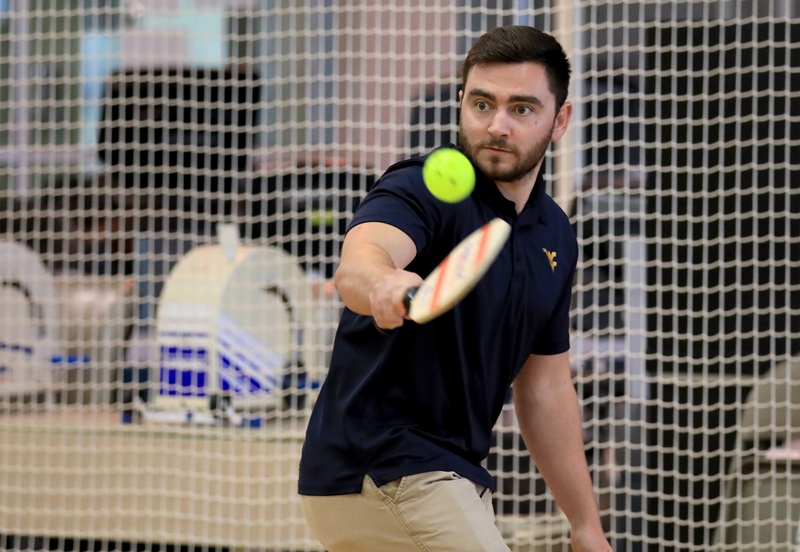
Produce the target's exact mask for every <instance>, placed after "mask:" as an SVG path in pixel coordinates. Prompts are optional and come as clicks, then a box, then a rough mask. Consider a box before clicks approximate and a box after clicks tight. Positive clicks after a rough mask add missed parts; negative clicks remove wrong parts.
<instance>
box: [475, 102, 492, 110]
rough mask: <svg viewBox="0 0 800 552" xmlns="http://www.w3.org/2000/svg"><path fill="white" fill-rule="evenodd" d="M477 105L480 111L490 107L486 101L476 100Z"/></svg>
mask: <svg viewBox="0 0 800 552" xmlns="http://www.w3.org/2000/svg"><path fill="white" fill-rule="evenodd" d="M475 107H477V108H478V111H486V110H487V109H489V104H487V103H486V102H475Z"/></svg>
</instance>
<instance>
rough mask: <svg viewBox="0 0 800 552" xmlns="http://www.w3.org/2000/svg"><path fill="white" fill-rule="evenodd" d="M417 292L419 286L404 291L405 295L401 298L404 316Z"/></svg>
mask: <svg viewBox="0 0 800 552" xmlns="http://www.w3.org/2000/svg"><path fill="white" fill-rule="evenodd" d="M418 290H419V286H412V287H410V288H408V289H407V290H406V295H405V297H403V306H404V307H405V308H406V314H408V311H409V310H410V309H411V300H412V299H414V296H415V295H416V294H417V291H418Z"/></svg>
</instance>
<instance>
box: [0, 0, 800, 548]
mask: <svg viewBox="0 0 800 552" xmlns="http://www.w3.org/2000/svg"><path fill="white" fill-rule="evenodd" d="M504 24H525V25H534V26H536V27H539V28H541V29H543V30H545V31H548V32H551V33H553V34H555V35H556V36H557V37H558V38H559V40H560V41H561V42H562V44H563V45H564V46H565V49H566V50H567V52H568V54H569V56H570V58H571V60H572V63H573V68H574V79H573V84H572V87H571V91H570V99H571V100H572V101H573V103H574V104H575V106H576V115H575V117H574V123H573V124H572V127H571V130H570V131H569V133H568V135H567V136H566V137H565V140H563V141H562V142H559V145H558V147H557V148H554V149H553V151H552V152H551V155H550V156H549V158H548V161H547V164H546V167H545V171H546V181H547V186H548V191H549V192H550V193H551V194H552V195H553V196H554V197H555V198H556V199H557V201H558V202H559V203H560V205H561V206H562V207H563V208H564V210H565V211H566V212H567V213H568V214H569V215H570V217H571V220H572V222H573V225H574V228H575V231H576V233H577V235H578V239H579V242H580V245H581V258H580V261H579V266H578V273H577V277H576V282H575V288H574V289H575V293H574V301H573V317H572V329H573V339H572V361H573V367H574V381H575V385H576V387H577V389H578V392H579V396H580V397H581V400H582V408H583V412H584V437H585V447H586V454H587V458H588V459H589V462H590V466H591V469H592V476H593V478H594V482H595V488H596V491H597V496H598V499H599V501H600V505H601V509H602V515H603V522H604V527H605V529H606V531H607V534H608V536H609V539H610V540H611V542H612V544H613V546H614V549H615V550H617V551H621V550H630V551H634V550H636V551H649V550H659V551H673V550H710V549H719V550H769V551H779V550H786V551H790V550H795V549H796V548H795V547H797V546H800V539H799V538H798V531H800V464H798V461H799V459H800V442H797V441H795V439H796V438H797V437H800V435H798V432H797V429H796V428H797V427H800V387H798V386H799V385H800V375H798V370H800V364H798V362H799V361H798V360H797V358H796V355H797V354H798V353H800V341H799V340H798V338H799V337H800V318H799V317H798V313H800V119H798V113H800V46H798V44H800V4H798V3H797V2H795V1H794V0H686V1H680V2H653V1H642V0H639V1H634V0H613V1H612V0H435V1H433V0H429V1H425V2H423V1H419V0H403V1H399V2H392V3H385V2H379V1H376V0H365V1H362V2H352V1H347V0H294V1H286V0H159V1H156V0H0V548H2V549H4V550H14V551H21V550H31V549H36V550H65V551H66V550H76V549H81V550H97V551H99V550H104V551H105V550H123V549H125V550H130V549H134V548H135V549H136V550H162V549H174V548H176V547H181V549H184V548H198V549H199V548H203V549H237V550H239V549H249V550H284V551H288V550H298V551H299V550H316V549H317V548H316V544H315V543H314V541H313V540H312V539H311V537H310V535H309V534H308V532H307V529H306V528H305V525H304V523H303V521H302V517H301V515H300V511H299V506H298V504H297V503H296V501H295V498H294V489H295V481H296V471H297V460H298V458H299V447H300V446H301V444H302V432H303V427H304V423H305V419H306V416H307V415H308V413H309V411H310V407H311V405H312V404H313V401H314V397H315V393H316V390H317V389H318V388H319V386H320V385H321V384H322V382H324V379H325V371H326V366H327V359H328V356H329V354H330V346H331V343H332V337H333V333H334V332H335V329H336V324H337V321H338V313H339V310H340V308H341V303H340V300H339V298H338V297H337V296H336V294H335V292H334V291H333V289H332V286H331V285H330V278H331V276H332V274H333V271H334V270H335V268H336V266H337V263H338V255H339V247H340V244H341V239H342V234H343V232H344V229H345V227H346V224H347V222H348V220H349V217H350V215H351V214H352V212H353V209H355V207H356V206H357V205H358V202H359V201H360V199H361V198H362V197H363V196H364V194H365V193H366V190H367V189H368V188H369V186H370V185H371V184H372V183H373V182H374V180H375V179H376V178H377V177H378V176H380V174H381V173H382V171H383V170H384V169H385V168H386V167H387V166H388V165H389V164H391V163H393V162H394V161H397V160H400V159H402V158H404V157H407V156H409V155H417V154H422V153H424V152H426V151H428V150H429V149H431V148H433V147H435V146H437V145H440V144H442V143H447V142H452V141H454V140H455V131H456V128H457V121H458V104H457V94H458V90H459V87H460V74H459V67H460V63H461V60H462V59H463V56H464V55H465V53H466V51H467V50H468V49H469V47H470V46H471V44H472V43H473V41H474V40H475V39H476V38H477V37H478V36H480V35H481V34H482V33H483V32H485V31H486V30H489V29H491V28H493V27H496V26H498V25H504ZM795 421H797V422H798V424H795V423H794V422H795ZM496 438H497V439H496V445H495V446H494V447H493V449H492V454H491V455H490V457H489V459H488V460H487V466H488V467H489V468H490V470H492V472H493V473H494V474H495V476H496V477H497V480H498V493H497V494H496V497H495V507H496V510H497V512H498V524H499V525H500V527H501V530H502V531H503V533H504V535H505V536H506V537H507V540H508V542H509V546H511V548H512V549H513V550H515V551H533V550H536V551H539V550H566V549H568V543H569V536H568V532H567V530H568V528H567V525H566V523H565V519H564V517H563V514H561V513H560V512H559V511H558V508H557V507H556V506H555V504H554V502H553V500H552V497H551V496H550V495H549V493H548V491H547V488H546V486H545V485H544V483H543V481H542V480H541V478H540V476H539V475H538V473H537V472H536V469H535V466H533V465H532V463H531V462H530V460H529V458H528V455H527V452H526V451H525V450H524V445H523V444H522V442H521V439H520V437H519V432H518V431H517V427H516V421H515V419H514V414H513V409H512V407H511V405H510V404H509V407H508V409H507V411H506V412H504V414H503V416H502V417H501V419H500V420H499V422H498V425H497V427H496Z"/></svg>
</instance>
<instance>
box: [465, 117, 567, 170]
mask: <svg viewBox="0 0 800 552" xmlns="http://www.w3.org/2000/svg"><path fill="white" fill-rule="evenodd" d="M554 128H555V121H553V126H552V127H550V131H549V132H548V133H547V136H545V137H544V138H543V139H542V140H540V141H539V142H537V143H536V144H534V145H533V146H532V147H531V148H529V149H528V150H526V151H524V152H520V151H519V149H518V148H515V147H513V146H511V145H510V144H508V143H507V142H506V141H505V140H502V139H494V138H490V139H488V140H483V141H481V142H478V143H475V144H470V143H468V142H467V140H466V138H465V137H464V129H463V127H462V126H461V124H460V123H459V125H458V145H459V147H461V150H462V151H463V152H464V155H466V156H467V158H468V159H469V160H470V161H472V163H473V164H474V165H475V166H477V167H478V168H479V169H480V170H481V172H482V173H483V174H485V175H486V176H487V177H488V178H489V179H490V180H494V181H495V182H516V181H518V180H521V179H522V178H523V177H524V176H526V175H528V174H529V173H530V172H532V171H533V170H534V169H535V168H536V166H537V165H538V164H539V163H540V162H541V160H542V159H544V156H545V155H546V154H547V150H548V148H549V147H550V138H551V137H552V136H553V129H554ZM487 147H496V148H501V149H504V150H507V151H510V152H512V153H513V154H514V155H515V156H516V158H517V163H516V164H514V165H513V166H512V167H509V168H507V169H503V168H501V167H500V158H499V157H495V156H492V157H490V158H489V161H488V163H482V162H480V161H478V159H477V153H478V151H480V150H481V149H484V148H487Z"/></svg>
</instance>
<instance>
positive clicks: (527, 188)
mask: <svg viewBox="0 0 800 552" xmlns="http://www.w3.org/2000/svg"><path fill="white" fill-rule="evenodd" d="M541 167H542V164H541V163H539V164H538V165H537V166H536V168H535V169H533V170H532V171H531V172H529V173H528V174H526V175H525V176H523V177H522V178H520V179H519V180H515V181H513V182H498V181H495V184H496V185H497V189H498V190H500V193H501V194H503V197H504V198H506V199H507V200H509V201H513V202H514V206H515V209H516V211H517V214H520V213H521V212H522V209H524V208H525V204H526V203H528V199H529V198H530V197H531V194H532V193H533V188H534V186H535V185H536V179H537V177H538V176H539V169H541Z"/></svg>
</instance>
